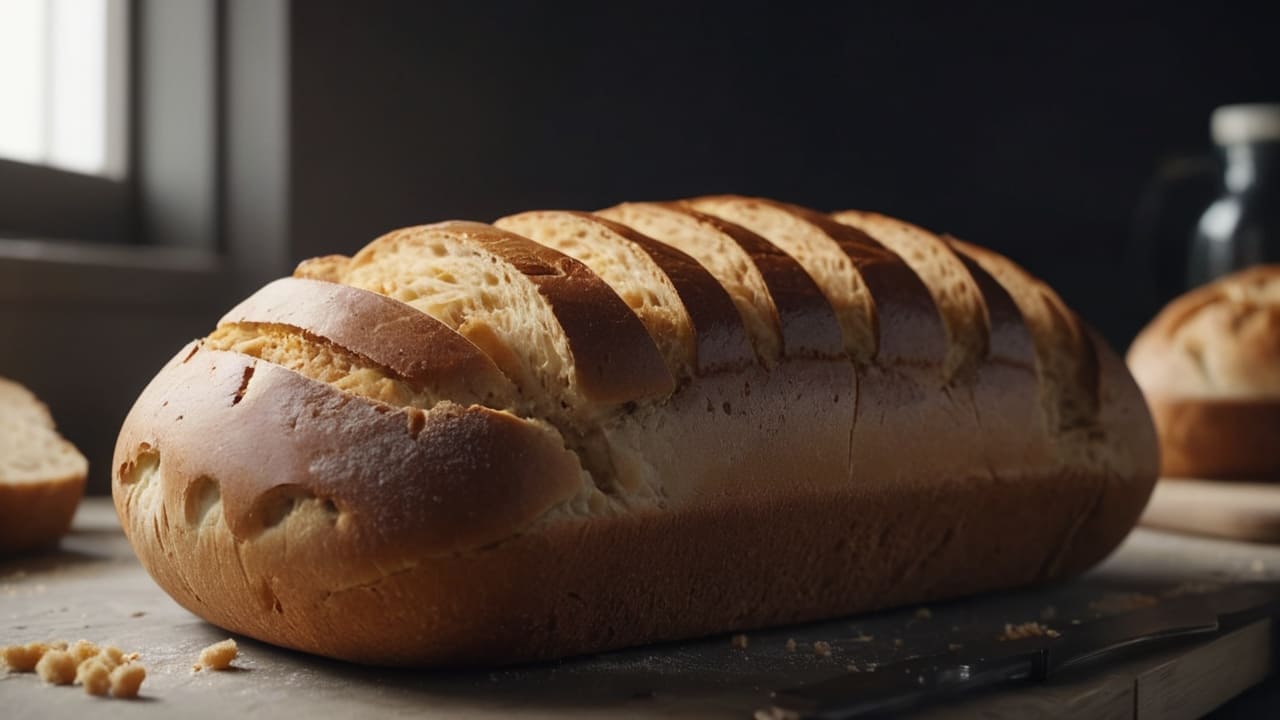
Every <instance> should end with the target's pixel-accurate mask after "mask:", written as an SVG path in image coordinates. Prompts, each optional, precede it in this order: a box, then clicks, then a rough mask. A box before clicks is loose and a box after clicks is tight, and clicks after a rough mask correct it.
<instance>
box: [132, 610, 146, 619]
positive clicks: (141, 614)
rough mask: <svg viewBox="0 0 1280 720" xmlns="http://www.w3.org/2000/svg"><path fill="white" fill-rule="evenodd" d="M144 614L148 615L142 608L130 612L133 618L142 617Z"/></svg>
mask: <svg viewBox="0 0 1280 720" xmlns="http://www.w3.org/2000/svg"><path fill="white" fill-rule="evenodd" d="M143 615H146V613H145V612H143V611H142V610H138V611H137V612H131V613H129V617H131V618H140V617H142V616H143Z"/></svg>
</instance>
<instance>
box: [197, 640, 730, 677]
mask: <svg viewBox="0 0 1280 720" xmlns="http://www.w3.org/2000/svg"><path fill="white" fill-rule="evenodd" d="M750 642H751V640H750V639H749V638H748V637H747V636H746V635H743V634H741V633H739V634H737V635H734V636H733V637H732V638H730V639H729V644H730V645H732V646H734V647H736V648H738V649H739V650H746V649H747V645H748V644H750ZM210 649H211V648H205V651H204V652H208V651H209V650H210ZM204 652H202V653H200V663H201V664H202V665H203V664H204ZM211 669H212V668H211Z"/></svg>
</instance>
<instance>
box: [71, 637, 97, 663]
mask: <svg viewBox="0 0 1280 720" xmlns="http://www.w3.org/2000/svg"><path fill="white" fill-rule="evenodd" d="M98 650H99V649H98V646H97V645H95V644H93V643H91V642H89V641H88V640H77V641H76V642H75V644H74V645H72V646H71V648H70V649H69V650H68V651H67V652H69V653H71V657H73V658H75V659H76V662H77V663H82V662H84V661H85V660H88V659H89V658H91V657H93V656H95V655H97V654H98Z"/></svg>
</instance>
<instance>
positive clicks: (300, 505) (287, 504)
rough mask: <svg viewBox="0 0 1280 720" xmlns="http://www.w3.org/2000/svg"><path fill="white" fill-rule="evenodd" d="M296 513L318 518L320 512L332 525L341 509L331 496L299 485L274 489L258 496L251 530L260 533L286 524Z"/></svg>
mask: <svg viewBox="0 0 1280 720" xmlns="http://www.w3.org/2000/svg"><path fill="white" fill-rule="evenodd" d="M295 514H303V515H306V516H308V517H309V518H312V519H314V518H315V516H316V515H319V516H321V517H323V518H324V519H325V522H326V523H327V524H328V525H330V526H332V525H334V524H335V523H337V521H338V515H339V510H338V506H337V505H336V504H334V502H333V501H332V500H330V499H329V498H321V497H317V496H316V495H315V493H313V492H311V491H309V490H306V489H305V488H300V487H298V486H296V485H285V486H282V487H277V488H273V489H271V490H268V491H267V492H265V493H263V494H262V495H261V496H259V497H258V500H257V501H256V502H255V503H254V505H253V510H252V511H251V512H250V516H249V517H250V532H251V533H253V534H258V533H261V532H265V531H267V530H270V529H271V528H274V527H277V526H279V525H282V524H284V523H286V522H287V521H288V520H289V518H290V517H292V516H293V515H295Z"/></svg>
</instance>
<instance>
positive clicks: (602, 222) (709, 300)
mask: <svg viewBox="0 0 1280 720" xmlns="http://www.w3.org/2000/svg"><path fill="white" fill-rule="evenodd" d="M494 225H495V226H497V227H499V228H502V229H505V230H510V231H512V232H515V233H518V234H520V235H523V236H525V237H527V238H530V239H532V240H534V241H535V242H538V243H541V244H543V245H546V246H548V247H551V248H554V249H556V250H559V251H560V252H562V253H564V254H566V255H569V256H571V257H573V258H575V259H577V260H579V261H581V262H582V263H583V264H585V265H586V266H587V267H589V268H591V270H592V271H593V272H595V273H596V274H597V275H599V276H600V277H601V278H602V279H603V280H604V281H605V282H607V283H608V284H609V285H610V287H612V288H613V289H614V291H615V292H617V293H618V295H619V296H620V297H621V298H622V299H623V301H624V302H626V303H627V305H628V306H629V307H630V308H631V310H632V311H633V312H635V314H636V315H637V316H638V317H639V318H640V321H641V322H642V323H644V325H645V328H646V329H647V330H648V331H649V335H650V337H652V338H653V340H654V342H655V343H656V344H657V345H658V347H659V349H661V350H662V354H663V356H664V357H665V358H666V361H667V369H668V370H669V371H670V372H671V374H672V375H673V376H675V377H676V378H677V379H678V380H681V381H685V380H688V379H690V378H692V377H693V376H695V375H705V374H708V373H713V372H726V371H727V372H732V371H734V370H740V369H742V368H744V367H746V366H747V365H750V364H751V363H752V362H754V353H753V352H752V350H751V346H750V342H749V340H748V338H747V336H746V330H745V327H744V326H743V322H742V319H741V318H740V317H739V315H738V312H737V310H736V309H735V307H734V304H733V301H732V300H731V299H730V296H729V294H728V293H727V292H726V291H725V289H724V288H723V287H722V286H721V285H720V284H719V283H718V282H717V281H716V279H715V277H713V276H712V275H711V273H709V272H707V270H706V269H704V268H703V267H702V265H700V264H698V261H697V260H695V259H694V258H692V257H690V256H689V255H687V254H685V253H684V252H681V251H680V250H678V249H676V248H675V247H672V246H670V245H667V244H664V243H661V242H658V241H657V240H654V239H653V238H650V237H648V236H646V235H644V234H642V233H640V232H637V231H636V230H634V229H632V228H629V227H627V226H625V225H622V224H619V223H615V222H611V221H609V220H606V219H604V218H601V217H598V216H594V215H591V214H589V213H583V212H574V211H554V210H552V211H532V212H526V213H521V214H519V215H512V216H509V217H505V218H501V219H499V220H498V221H496V222H495V223H494Z"/></svg>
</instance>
